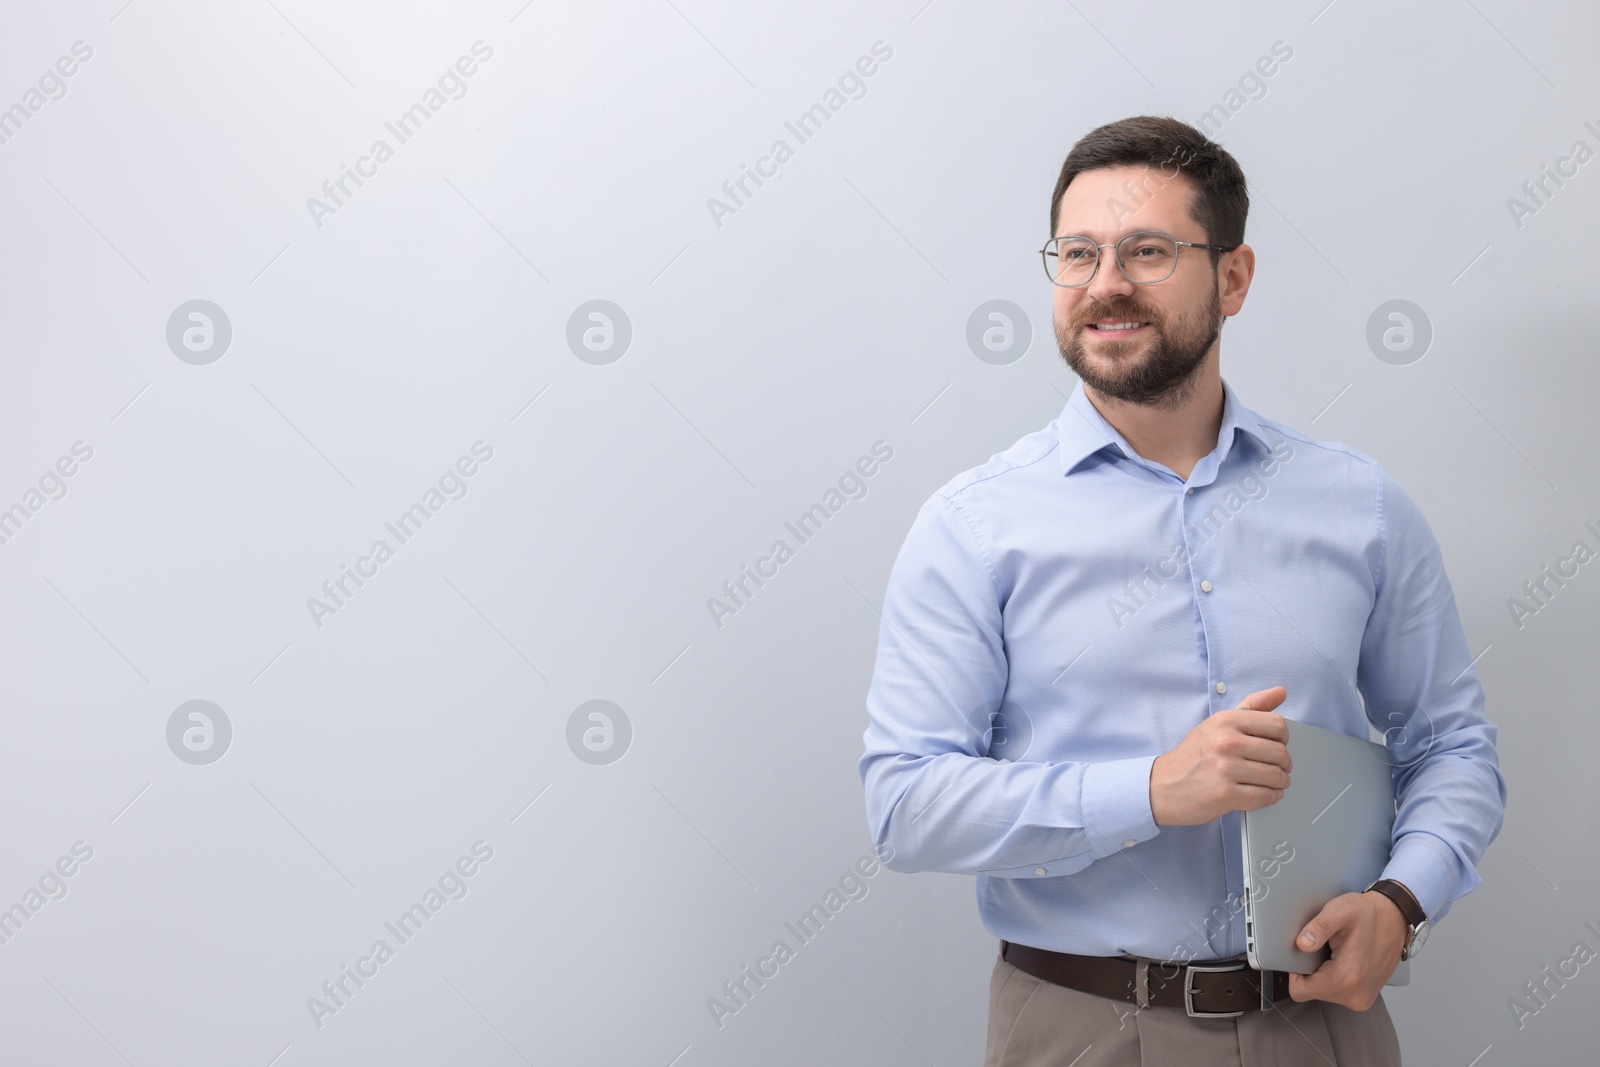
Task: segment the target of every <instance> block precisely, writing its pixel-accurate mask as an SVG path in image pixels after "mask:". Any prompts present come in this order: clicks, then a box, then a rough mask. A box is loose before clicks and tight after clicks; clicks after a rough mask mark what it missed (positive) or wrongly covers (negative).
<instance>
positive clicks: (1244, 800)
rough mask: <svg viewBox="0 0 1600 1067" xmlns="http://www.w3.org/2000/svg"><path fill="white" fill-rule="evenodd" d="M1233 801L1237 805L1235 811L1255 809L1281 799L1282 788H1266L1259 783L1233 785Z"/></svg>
mask: <svg viewBox="0 0 1600 1067" xmlns="http://www.w3.org/2000/svg"><path fill="white" fill-rule="evenodd" d="M1235 790H1236V791H1235V793H1234V797H1233V799H1234V801H1235V803H1236V804H1237V805H1238V806H1237V807H1235V808H1234V809H1233V810H1235V811H1255V810H1256V809H1257V808H1264V807H1266V806H1267V805H1269V804H1276V803H1277V802H1278V801H1280V800H1282V799H1283V790H1282V789H1268V788H1267V787H1265V786H1260V785H1241V786H1235Z"/></svg>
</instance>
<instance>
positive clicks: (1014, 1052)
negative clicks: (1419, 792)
mask: <svg viewBox="0 0 1600 1067" xmlns="http://www.w3.org/2000/svg"><path fill="white" fill-rule="evenodd" d="M1179 1065H1181V1067H1224V1065H1226V1067H1400V1038H1399V1036H1398V1035H1397V1034H1396V1033H1395V1029H1394V1022H1393V1020H1391V1019H1390V1018H1389V1009H1388V1007H1387V1006H1386V1005H1385V1004H1384V1002H1383V995H1382V994H1381V993H1380V994H1379V995H1378V999H1377V1001H1376V1002H1375V1003H1374V1004H1373V1005H1372V1007H1371V1008H1369V1009H1367V1010H1366V1011H1352V1010H1350V1009H1349V1008H1346V1007H1343V1006H1341V1005H1338V1004H1333V1003H1330V1002H1328V1001H1325V1000H1308V1001H1296V1000H1290V999H1284V1000H1280V1001H1277V1002H1276V1003H1274V1004H1273V1006H1272V1009H1271V1010H1269V1011H1248V1012H1245V1013H1244V1014H1243V1015H1239V1016H1234V1017H1231V1018H1225V1019H1196V1018H1193V1017H1191V1016H1190V1015H1189V1014H1188V1013H1187V1012H1185V1011H1184V1010H1183V1009H1182V1008H1165V1007H1163V1008H1158V1007H1149V1008H1140V1007H1138V1006H1137V1005H1135V1004H1132V1003H1125V1002H1123V1001H1120V1000H1112V999H1110V998H1108V997H1099V996H1095V995H1094V994H1093V993H1082V992H1079V991H1078V990H1076V989H1068V988H1066V987H1065V986H1059V985H1056V984H1055V983H1054V982H1046V981H1044V980H1043V979H1041V978H1035V977H1034V976H1033V975H1031V974H1028V973H1027V972H1026V971H1022V970H1018V969H1017V968H1016V967H1014V966H1012V965H1011V964H1009V963H1007V962H1006V961H1005V960H1003V959H1001V958H1000V953H999V949H998V946H997V947H996V951H995V965H994V973H993V974H992V975H991V976H990V979H989V1038H988V1044H987V1046H986V1051H985V1053H984V1057H983V1067H1179Z"/></svg>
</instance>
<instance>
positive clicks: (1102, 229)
mask: <svg viewBox="0 0 1600 1067" xmlns="http://www.w3.org/2000/svg"><path fill="white" fill-rule="evenodd" d="M1194 191H1195V185H1194V181H1193V179H1191V178H1190V177H1189V176H1188V175H1187V174H1183V173H1181V172H1179V173H1173V168H1172V167H1171V166H1168V167H1166V168H1164V169H1163V168H1161V167H1158V166H1137V165H1136V166H1124V167H1102V168H1099V169H1096V170H1086V171H1084V172H1083V173H1081V174H1078V175H1075V176H1074V177H1073V179H1072V183H1071V184H1070V185H1068V186H1067V188H1066V191H1065V192H1063V193H1062V194H1061V203H1060V205H1059V207H1058V209H1057V213H1056V235H1058V236H1059V235H1062V234H1069V233H1071V234H1084V235H1086V236H1089V237H1093V238H1094V239H1095V240H1097V241H1110V240H1114V239H1116V238H1117V237H1120V236H1122V235H1123V234H1127V233H1133V232H1134V231H1135V230H1166V231H1168V232H1169V233H1173V234H1176V235H1177V236H1179V237H1180V238H1187V237H1196V236H1198V233H1199V227H1198V226H1197V225H1196V224H1195V221H1194V219H1193V217H1192V216H1191V215H1190V214H1189V204H1190V200H1191V198H1192V197H1193V195H1194Z"/></svg>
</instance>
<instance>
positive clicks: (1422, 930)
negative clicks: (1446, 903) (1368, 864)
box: [1362, 878, 1432, 960]
mask: <svg viewBox="0 0 1600 1067" xmlns="http://www.w3.org/2000/svg"><path fill="white" fill-rule="evenodd" d="M1374 891H1375V892H1379V893H1382V894H1383V895H1384V896H1386V897H1388V898H1389V899H1390V900H1392V901H1394V902H1395V905H1396V906H1397V907H1398V908H1399V909H1400V914H1401V915H1404V916H1405V920H1406V926H1407V928H1408V929H1407V932H1406V945H1405V948H1403V949H1401V950H1400V959H1401V960H1409V959H1414V958H1415V957H1416V955H1417V953H1418V952H1420V951H1422V943H1423V942H1424V941H1426V940H1427V939H1428V931H1429V930H1430V929H1432V928H1431V927H1430V926H1429V925H1428V917H1427V916H1426V915H1424V914H1423V912H1422V905H1421V904H1419V903H1417V898H1416V897H1414V896H1412V895H1411V890H1409V889H1407V888H1406V887H1405V886H1403V885H1401V884H1400V883H1399V882H1397V881H1395V880H1394V879H1393V878H1380V879H1378V880H1377V881H1376V882H1373V883H1372V884H1371V885H1369V886H1367V888H1365V889H1363V890H1362V892H1363V893H1370V892H1374Z"/></svg>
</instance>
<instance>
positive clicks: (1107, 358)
mask: <svg viewBox="0 0 1600 1067" xmlns="http://www.w3.org/2000/svg"><path fill="white" fill-rule="evenodd" d="M1101 319H1110V320H1112V321H1114V322H1147V323H1149V324H1150V325H1149V326H1147V327H1145V331H1144V333H1145V334H1148V335H1149V336H1139V337H1135V338H1129V339H1127V340H1118V339H1117V337H1116V335H1114V334H1113V335H1110V336H1106V335H1104V334H1102V335H1098V336H1096V337H1095V339H1094V340H1093V341H1091V342H1090V343H1091V344H1093V345H1094V346H1095V350H1096V354H1095V356H1094V357H1093V358H1091V357H1090V356H1089V355H1088V354H1087V353H1086V352H1085V351H1084V348H1085V345H1084V341H1083V337H1084V333H1085V332H1086V330H1088V329H1089V327H1088V323H1091V322H1097V321H1099V320H1101ZM1221 330H1222V300H1221V297H1220V296H1219V294H1218V293H1217V291H1216V289H1215V288H1213V289H1212V290H1211V298H1210V300H1209V301H1207V304H1206V306H1205V308H1203V309H1201V310H1200V311H1199V312H1197V313H1196V314H1194V315H1190V316H1186V317H1184V318H1181V319H1178V320H1176V321H1174V322H1171V323H1169V322H1168V321H1167V320H1166V319H1164V318H1163V317H1162V316H1160V315H1158V314H1157V313H1156V312H1155V311H1154V309H1151V308H1147V307H1143V306H1141V305H1140V304H1138V303H1137V302H1135V301H1133V300H1131V299H1130V300H1122V301H1118V302H1116V303H1114V304H1109V305H1108V304H1101V303H1099V302H1098V301H1096V302H1095V303H1093V304H1090V305H1089V306H1088V307H1087V308H1085V309H1084V310H1083V312H1082V314H1080V315H1078V316H1077V317H1076V318H1075V319H1074V320H1073V321H1072V322H1070V323H1068V324H1067V326H1066V328H1065V329H1063V327H1062V324H1061V322H1060V320H1059V319H1057V320H1056V323H1055V333H1056V346H1057V347H1058V348H1060V349H1061V356H1062V358H1063V359H1065V360H1066V361H1067V366H1069V367H1071V368H1072V370H1073V372H1074V373H1076V374H1077V375H1078V377H1079V378H1080V379H1082V380H1083V382H1084V384H1085V385H1087V386H1089V387H1090V388H1091V389H1093V390H1094V391H1095V392H1096V393H1099V394H1100V395H1102V396H1107V397H1111V398H1112V399H1114V400H1122V401H1126V402H1127V403H1130V404H1142V405H1145V406H1148V407H1155V408H1165V409H1172V408H1176V407H1178V406H1179V405H1181V404H1182V403H1183V402H1184V401H1185V400H1186V399H1187V398H1188V396H1189V394H1190V392H1192V391H1193V389H1194V379H1195V372H1196V371H1198V370H1199V369H1200V365H1201V364H1203V363H1204V362H1205V360H1206V355H1207V354H1208V353H1209V352H1210V351H1211V346H1212V345H1213V344H1215V343H1216V340H1217V335H1218V334H1219V333H1220V332H1221ZM1141 346H1144V347H1147V348H1148V351H1147V352H1146V353H1145V354H1144V356H1142V357H1141V356H1139V355H1138V349H1139V348H1140V347H1141ZM1108 363H1109V364H1112V365H1113V366H1112V367H1111V368H1110V369H1104V368H1106V365H1107V364H1108Z"/></svg>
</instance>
